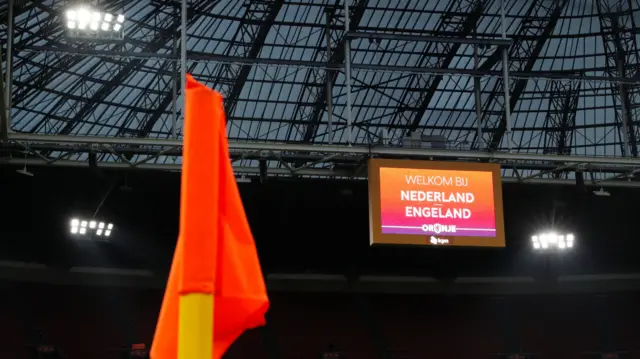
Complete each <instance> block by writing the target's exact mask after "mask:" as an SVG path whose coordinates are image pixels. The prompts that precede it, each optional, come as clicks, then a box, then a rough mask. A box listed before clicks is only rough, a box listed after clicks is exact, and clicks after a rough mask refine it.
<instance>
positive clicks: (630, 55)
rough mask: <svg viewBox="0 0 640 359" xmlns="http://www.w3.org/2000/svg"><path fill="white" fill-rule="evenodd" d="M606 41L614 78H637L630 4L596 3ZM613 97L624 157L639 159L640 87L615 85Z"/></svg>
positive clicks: (607, 0) (616, 0) (615, 0)
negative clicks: (639, 121)
mask: <svg viewBox="0 0 640 359" xmlns="http://www.w3.org/2000/svg"><path fill="white" fill-rule="evenodd" d="M596 4H597V7H598V15H599V19H600V28H601V29H602V41H603V43H604V52H605V57H606V61H607V66H608V72H609V74H610V75H611V76H620V77H623V78H635V77H636V76H637V75H638V74H640V72H638V64H639V63H640V61H639V60H640V54H639V53H638V44H637V41H636V31H637V27H636V24H635V19H634V15H635V14H634V13H635V11H637V9H633V8H632V6H631V2H630V1H629V0H596ZM611 95H612V96H613V102H614V106H615V114H616V122H617V123H618V135H619V137H620V140H621V141H620V142H621V147H622V148H621V149H622V154H623V155H625V156H634V157H637V156H638V143H637V141H638V136H639V133H638V132H637V131H638V127H639V126H637V125H636V123H637V122H638V120H640V113H638V111H639V110H640V85H637V84H635V85H628V84H615V83H611Z"/></svg>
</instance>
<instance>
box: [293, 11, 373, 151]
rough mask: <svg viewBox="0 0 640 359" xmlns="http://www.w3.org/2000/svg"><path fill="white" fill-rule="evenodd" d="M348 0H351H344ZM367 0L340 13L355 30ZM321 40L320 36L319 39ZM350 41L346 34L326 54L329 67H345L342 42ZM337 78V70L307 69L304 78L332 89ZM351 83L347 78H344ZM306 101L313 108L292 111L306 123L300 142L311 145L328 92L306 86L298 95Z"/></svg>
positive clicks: (319, 53)
mask: <svg viewBox="0 0 640 359" xmlns="http://www.w3.org/2000/svg"><path fill="white" fill-rule="evenodd" d="M345 1H350V0H345ZM367 4H368V0H358V1H357V2H356V3H355V4H354V5H353V6H349V8H350V9H351V10H350V14H342V16H343V17H344V18H345V19H346V18H347V17H348V20H345V21H348V23H349V26H350V27H351V28H353V29H357V28H358V26H359V24H360V20H362V16H363V15H364V12H365V10H366V9H367ZM339 9H340V7H336V8H335V13H334V14H333V19H338V11H339ZM325 31H329V27H326V28H325ZM320 38H322V37H320ZM346 41H349V38H348V36H347V35H346V33H344V34H343V36H342V37H341V38H340V40H339V41H337V42H336V44H335V47H334V50H333V53H331V54H326V56H325V58H326V59H327V62H328V64H335V65H338V66H340V67H344V65H343V64H345V42H346ZM324 49H325V47H324V46H318V48H317V49H316V52H315V54H314V57H313V58H314V59H317V58H321V56H322V53H323V52H325V51H324ZM337 79H338V72H337V71H317V70H309V71H308V72H307V76H306V79H305V82H304V83H305V84H316V83H327V82H330V83H331V86H332V87H333V86H334V85H335V83H336V81H337ZM347 81H350V79H347ZM305 99H309V100H308V101H307V102H312V103H313V104H314V105H313V107H310V106H304V105H299V106H297V108H296V110H295V111H294V116H293V118H294V119H298V118H300V119H305V120H306V121H307V123H308V124H307V125H306V128H305V129H304V130H303V133H304V134H303V135H302V141H303V142H312V140H313V139H314V138H315V137H316V135H317V133H318V127H319V124H320V120H321V119H322V116H323V114H324V112H325V111H326V108H327V92H326V91H324V89H323V88H321V87H318V86H305V87H304V89H303V90H302V91H301V92H300V97H299V101H300V102H303V101H304V100H305ZM293 130H294V127H293V126H290V127H289V129H288V131H287V137H286V138H287V139H291V134H292V133H293V132H294V131H293Z"/></svg>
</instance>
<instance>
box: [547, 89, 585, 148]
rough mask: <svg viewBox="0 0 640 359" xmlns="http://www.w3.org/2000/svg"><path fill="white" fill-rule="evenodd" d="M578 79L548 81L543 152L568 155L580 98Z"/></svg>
mask: <svg viewBox="0 0 640 359" xmlns="http://www.w3.org/2000/svg"><path fill="white" fill-rule="evenodd" d="M581 86H582V82H580V81H549V82H548V85H547V88H546V89H545V91H546V92H548V94H549V111H548V112H547V116H546V118H545V122H544V128H545V130H544V150H543V151H544V153H545V154H556V155H570V154H571V145H572V144H573V134H574V130H575V126H576V113H577V111H578V102H579V99H580V89H581Z"/></svg>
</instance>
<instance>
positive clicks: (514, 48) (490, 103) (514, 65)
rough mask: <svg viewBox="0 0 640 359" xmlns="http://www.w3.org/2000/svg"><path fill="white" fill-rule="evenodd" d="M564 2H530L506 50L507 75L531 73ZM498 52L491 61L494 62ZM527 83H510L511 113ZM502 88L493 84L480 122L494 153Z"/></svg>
mask: <svg viewBox="0 0 640 359" xmlns="http://www.w3.org/2000/svg"><path fill="white" fill-rule="evenodd" d="M567 3H568V0H553V1H547V0H535V1H531V2H530V4H531V5H530V6H529V8H528V10H527V14H526V16H525V18H524V19H523V21H522V24H521V25H520V29H519V31H518V35H517V36H516V38H515V40H514V42H513V44H512V45H511V48H510V49H509V63H510V69H509V70H510V71H518V72H526V71H531V70H532V69H533V67H534V65H535V63H536V61H537V60H538V57H539V56H540V53H541V52H542V49H543V48H544V46H545V44H546V42H547V40H548V39H549V36H550V35H551V33H552V32H553V29H554V28H555V26H556V24H557V22H558V19H559V18H560V15H561V14H562V11H563V9H564V7H565V6H566V4H567ZM498 55H499V52H498V53H496V54H495V55H494V57H493V59H494V61H495V62H498V61H496V60H497V56H498ZM527 83H528V79H519V80H515V81H511V84H510V88H509V92H510V101H509V102H510V103H509V104H508V106H509V108H510V109H511V112H513V110H514V109H515V107H516V105H517V103H518V101H520V97H521V96H522V93H523V92H524V90H525V88H526V87H527ZM503 94H504V86H503V79H498V81H496V83H495V86H494V87H493V90H492V91H491V93H490V95H489V98H488V100H487V101H485V103H484V108H483V111H482V113H483V116H482V122H481V123H483V124H484V126H486V127H488V128H489V129H490V130H489V131H486V132H485V133H487V132H488V133H487V134H488V135H489V136H490V138H489V141H488V142H489V146H488V147H489V149H490V150H496V149H498V147H499V146H500V143H501V142H502V138H503V136H504V134H505V132H506V128H507V126H506V125H507V119H506V116H505V115H504V108H505V107H504V106H505V105H507V104H505V103H504V101H503V103H502V104H501V105H499V104H498V101H499V100H498V99H499V98H501V99H503V98H504V97H503ZM496 107H501V108H502V111H498V110H499V109H496ZM473 135H474V137H476V138H475V139H474V141H473V144H472V147H475V146H476V144H477V141H478V140H484V139H478V138H477V136H476V133H475V132H473ZM508 140H510V139H508Z"/></svg>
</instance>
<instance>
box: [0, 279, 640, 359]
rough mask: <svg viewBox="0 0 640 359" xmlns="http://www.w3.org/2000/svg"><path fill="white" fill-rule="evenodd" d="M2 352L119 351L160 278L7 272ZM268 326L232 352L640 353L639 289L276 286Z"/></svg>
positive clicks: (152, 303)
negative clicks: (484, 292)
mask: <svg viewBox="0 0 640 359" xmlns="http://www.w3.org/2000/svg"><path fill="white" fill-rule="evenodd" d="M3 283H4V284H3V287H2V288H3V289H4V290H5V293H7V295H4V296H0V305H2V309H1V310H0V323H2V325H1V326H0V348H1V349H0V358H3V359H5V358H6V359H23V358H25V359H26V358H29V355H28V353H29V348H34V347H35V346H36V345H55V346H56V347H57V348H59V349H60V351H61V352H63V353H65V354H66V356H67V357H68V358H69V359H87V358H91V359H98V358H104V359H110V358H113V359H118V358H122V354H123V353H124V352H125V350H126V348H130V346H131V344H134V343H146V344H147V345H149V344H150V343H151V339H152V336H153V328H154V326H155V321H156V316H157V312H158V310H159V307H160V301H161V296H162V291H161V290H160V289H131V288H117V287H87V286H82V287H80V286H64V285H49V284H40V283H9V282H3ZM271 300H272V307H271V310H270V312H269V315H268V326H267V327H265V328H260V329H254V330H251V331H249V332H247V333H246V334H245V335H243V336H242V337H241V339H240V340H239V341H238V342H236V343H235V344H234V345H233V346H232V348H231V349H230V350H229V352H228V353H227V354H226V359H319V358H321V356H322V354H323V353H324V352H326V351H327V350H329V348H330V346H331V345H334V346H335V350H336V351H337V352H339V353H340V357H341V358H344V359H419V358H438V359H462V358H465V359H466V358H469V359H470V358H487V359H489V358H492V357H493V358H499V357H503V356H502V354H501V353H531V354H533V357H535V358H541V359H556V358H561V359H582V358H584V359H588V358H601V353H605V352H611V353H613V352H624V353H626V354H625V355H623V356H621V358H628V359H633V358H639V357H638V355H637V353H635V352H633V351H634V350H637V349H638V348H639V347H640V331H638V323H640V310H638V306H637V303H638V302H639V300H640V296H639V295H638V293H611V294H608V295H596V294H583V295H578V294H575V295H538V296H502V297H492V296H444V295H399V294H398V295H392V294H368V295H364V294H359V295H356V294H340V293H310V292H308V293H293V292H291V293H290V292H274V293H272V294H271Z"/></svg>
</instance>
